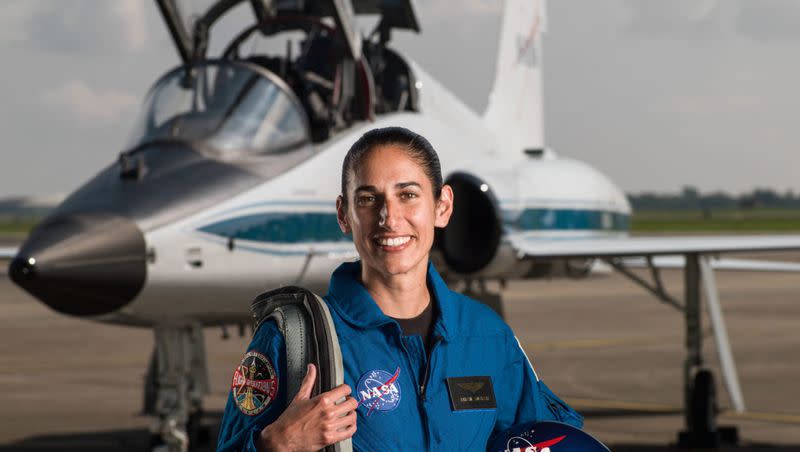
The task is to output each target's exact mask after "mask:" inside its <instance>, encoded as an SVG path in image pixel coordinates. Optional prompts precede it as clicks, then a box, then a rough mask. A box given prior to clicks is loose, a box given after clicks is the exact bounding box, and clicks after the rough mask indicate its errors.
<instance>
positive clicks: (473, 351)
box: [218, 127, 582, 451]
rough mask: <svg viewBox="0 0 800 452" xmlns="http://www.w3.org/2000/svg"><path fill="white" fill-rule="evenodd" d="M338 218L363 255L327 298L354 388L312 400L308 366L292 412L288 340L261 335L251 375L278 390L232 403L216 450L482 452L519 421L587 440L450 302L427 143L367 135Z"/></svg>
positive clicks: (449, 199) (444, 201)
mask: <svg viewBox="0 0 800 452" xmlns="http://www.w3.org/2000/svg"><path fill="white" fill-rule="evenodd" d="M336 207H337V216H338V220H339V226H340V228H341V230H342V232H344V233H345V234H352V237H353V243H354V244H355V246H356V249H357V251H358V254H359V256H360V260H359V261H357V262H354V263H345V264H342V265H341V266H340V267H339V268H338V269H337V270H336V271H335V272H334V273H333V275H332V276H331V281H330V286H329V292H328V294H327V295H326V296H325V300H326V302H327V304H328V306H329V308H330V311H331V315H332V317H333V320H334V324H335V327H336V332H337V335H338V337H339V342H340V346H341V349H342V355H343V361H344V368H345V369H344V370H345V384H343V385H341V386H339V387H337V388H334V389H333V390H331V391H329V392H326V393H322V394H319V395H318V396H315V397H313V398H312V397H310V394H311V388H312V386H313V382H314V379H315V378H316V369H315V368H314V366H313V365H310V366H309V369H308V373H307V375H306V377H305V379H304V380H303V384H302V386H301V389H300V392H299V393H298V394H297V396H296V397H295V398H294V399H293V400H291V401H287V400H286V398H285V395H284V393H285V382H283V381H282V380H281V375H282V369H283V368H285V356H284V355H283V353H284V342H283V337H282V336H281V335H280V333H279V332H278V330H277V327H276V326H275V325H274V324H272V323H265V324H264V325H263V326H262V327H261V328H259V330H258V331H257V332H256V335H255V337H254V339H253V341H252V343H251V344H250V347H249V349H248V353H247V354H246V355H245V358H244V359H243V365H244V364H246V363H247V362H253V363H255V362H256V361H255V360H257V359H258V360H261V361H263V362H261V364H260V365H261V368H262V369H263V368H265V369H270V370H272V372H273V373H272V374H269V373H267V374H268V375H273V376H274V378H275V379H276V380H277V386H276V390H272V391H268V394H267V397H264V398H262V399H261V400H262V402H263V403H262V404H261V406H259V407H255V406H253V404H252V403H248V402H247V401H246V400H244V399H241V400H238V399H237V400H234V399H233V397H229V399H228V405H227V407H226V409H225V416H224V419H223V425H222V428H221V430H220V437H219V442H218V449H219V450H260V451H264V450H292V451H316V450H319V449H321V448H322V447H324V446H326V445H329V444H333V443H335V442H338V441H341V440H343V439H345V438H349V437H352V438H353V446H354V449H356V450H363V451H377V450H381V451H387V450H400V449H401V448H402V449H404V450H448V451H471V450H481V451H483V450H485V448H486V443H487V440H488V439H489V437H490V436H491V435H492V434H493V433H495V432H499V431H501V430H505V429H507V428H509V427H510V426H511V425H513V424H517V423H520V422H526V421H534V420H546V419H553V420H559V421H563V422H567V423H570V424H573V425H576V426H578V427H580V425H581V424H582V419H581V417H580V415H578V414H577V413H576V412H574V411H573V410H572V409H571V408H569V407H568V406H567V405H566V404H565V403H564V402H562V401H561V400H560V399H558V398H557V397H556V396H555V395H553V394H552V392H550V390H549V389H548V388H547V387H546V386H545V385H544V383H542V382H541V381H539V379H538V377H537V376H536V374H535V372H534V371H533V368H532V367H531V365H530V363H529V362H528V359H527V357H526V356H525V354H524V352H523V351H522V350H521V349H520V346H519V343H518V341H517V340H516V338H515V336H514V334H513V332H512V331H511V329H510V328H509V327H508V326H507V325H506V324H505V323H504V322H503V321H502V320H501V319H500V318H499V317H498V316H497V315H496V314H495V313H494V312H493V311H491V310H490V309H489V308H487V307H485V306H484V305H482V304H480V303H478V302H476V301H474V300H471V299H469V298H467V297H465V296H463V295H461V294H458V293H455V292H452V291H450V290H449V289H448V288H447V286H446V285H445V283H444V282H443V281H442V279H441V278H440V277H439V274H438V273H437V272H436V270H435V269H434V267H433V265H432V264H431V263H430V262H429V255H430V250H431V247H432V246H433V239H434V228H436V227H440V228H441V227H445V226H446V225H447V222H448V220H449V218H450V215H451V213H452V211H453V191H452V189H451V188H450V187H449V186H447V185H443V183H442V175H441V169H440V165H439V160H438V157H437V155H436V152H435V151H434V150H433V148H432V146H431V145H430V143H428V141H427V140H426V139H425V138H423V137H422V136H420V135H418V134H416V133H414V132H411V131H410V130H407V129H403V128H397V127H391V128H384V129H375V130H372V131H370V132H367V133H366V134H364V136H362V137H361V138H360V139H359V140H358V141H357V142H356V143H355V144H353V146H352V147H351V148H350V150H349V151H348V153H347V156H346V157H345V159H344V163H343V165H342V194H341V195H339V197H338V198H337V200H336ZM247 360H250V361H247ZM275 365H277V366H275ZM240 368H241V365H240ZM273 381H274V380H273ZM342 398H344V400H343V401H341V402H340V403H336V401H340V400H341V399H342Z"/></svg>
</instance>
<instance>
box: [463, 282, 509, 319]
mask: <svg viewBox="0 0 800 452" xmlns="http://www.w3.org/2000/svg"><path fill="white" fill-rule="evenodd" d="M476 286H477V287H476ZM461 293H463V294H464V295H466V296H468V297H470V298H473V299H475V300H478V301H480V302H481V303H483V304H485V305H486V306H489V307H490V308H492V310H494V312H496V313H497V315H499V316H500V318H502V319H505V311H504V310H503V297H502V296H501V295H500V294H499V293H494V292H490V291H489V289H488V288H487V287H486V280H483V279H479V280H477V281H475V280H471V279H468V280H466V281H464V290H462V291H461Z"/></svg>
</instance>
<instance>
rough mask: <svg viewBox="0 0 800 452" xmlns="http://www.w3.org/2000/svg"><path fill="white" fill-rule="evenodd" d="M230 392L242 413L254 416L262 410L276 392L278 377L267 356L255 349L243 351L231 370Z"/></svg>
mask: <svg viewBox="0 0 800 452" xmlns="http://www.w3.org/2000/svg"><path fill="white" fill-rule="evenodd" d="M231 392H232V393H233V401H234V402H235V403H236V407H237V408H239V411H241V412H242V413H244V414H246V415H248V416H255V415H257V414H259V413H261V412H263V411H264V410H265V409H266V408H267V407H268V406H269V405H270V404H271V403H272V401H273V400H275V395H276V394H277V392H278V377H277V374H276V373H275V367H274V366H273V365H272V363H271V362H270V360H269V358H267V357H266V356H264V355H262V354H261V353H258V352H256V351H250V352H247V353H245V355H244V357H243V358H242V362H241V363H240V364H239V367H237V368H236V370H235V371H234V372H233V380H232V381H231Z"/></svg>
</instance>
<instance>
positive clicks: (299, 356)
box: [250, 286, 353, 452]
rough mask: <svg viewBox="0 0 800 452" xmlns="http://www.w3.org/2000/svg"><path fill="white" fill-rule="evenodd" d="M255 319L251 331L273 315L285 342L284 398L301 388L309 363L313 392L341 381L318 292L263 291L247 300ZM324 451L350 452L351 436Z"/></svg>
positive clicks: (327, 315) (332, 329) (331, 329)
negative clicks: (312, 366) (314, 376)
mask: <svg viewBox="0 0 800 452" xmlns="http://www.w3.org/2000/svg"><path fill="white" fill-rule="evenodd" d="M250 312H251V313H252V315H253V318H254V320H255V328H253V334H255V332H256V331H258V329H259V328H260V327H261V325H262V324H263V323H264V322H265V321H266V320H267V319H274V320H275V323H276V325H277V326H278V329H279V330H280V332H281V334H283V337H284V339H285V342H286V388H287V394H286V400H287V401H288V400H292V399H293V398H294V396H295V395H296V394H297V392H298V391H299V390H300V383H301V382H302V381H303V377H305V374H306V366H307V365H308V363H314V364H315V365H316V366H317V369H318V372H317V381H316V382H315V384H314V391H313V394H314V395H316V394H319V393H321V392H326V391H330V390H331V389H333V388H335V387H336V386H339V385H340V384H342V383H344V366H343V364H342V351H341V348H340V347H339V338H338V337H337V335H336V328H335V326H334V324H333V318H332V317H331V313H330V310H329V309H328V305H327V304H326V303H325V300H323V299H322V297H320V296H319V295H317V294H315V293H313V292H311V291H309V290H306V289H303V288H302V287H297V286H286V287H281V288H280V289H275V290H271V291H269V292H264V293H262V294H261V295H259V296H257V297H256V298H255V300H253V302H252V303H251V304H250ZM324 450H325V452H351V451H352V450H353V447H352V442H351V440H349V439H348V440H345V441H341V442H339V443H337V444H334V445H333V446H328V447H326V448H325V449H324Z"/></svg>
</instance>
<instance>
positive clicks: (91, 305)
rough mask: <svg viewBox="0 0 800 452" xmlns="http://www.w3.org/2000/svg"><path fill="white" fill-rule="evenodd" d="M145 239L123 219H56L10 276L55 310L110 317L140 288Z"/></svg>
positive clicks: (39, 230)
mask: <svg viewBox="0 0 800 452" xmlns="http://www.w3.org/2000/svg"><path fill="white" fill-rule="evenodd" d="M146 272H147V268H146V251H145V241H144V235H143V234H142V232H141V231H140V230H139V228H138V227H137V226H136V224H135V223H134V222H133V221H131V220H128V219H126V218H124V217H120V216H116V215H111V214H105V213H83V214H66V215H56V216H54V217H51V218H47V219H45V220H44V221H43V222H42V223H41V224H40V225H38V226H37V227H36V228H35V229H34V230H33V231H32V232H31V235H30V236H29V237H28V239H27V240H26V241H25V243H24V244H23V245H22V248H20V251H19V252H18V253H17V257H16V258H15V259H14V260H13V261H12V262H11V264H10V265H9V268H8V273H9V276H10V277H11V279H12V280H13V281H14V282H15V283H16V284H17V285H19V286H20V287H22V288H23V289H25V290H26V291H28V292H29V293H31V294H32V295H33V296H35V297H36V298H38V299H39V300H41V301H42V302H44V303H45V304H46V305H48V306H50V307H51V308H53V309H55V310H56V311H59V312H62V313H65V314H71V315H76V316H95V315H101V314H107V313H111V312H114V311H116V310H118V309H120V308H121V307H123V306H125V305H126V304H128V303H129V302H130V301H131V300H133V298H134V297H136V295H137V294H138V293H139V291H140V290H141V289H142V287H143V286H144V282H145V276H146Z"/></svg>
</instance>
